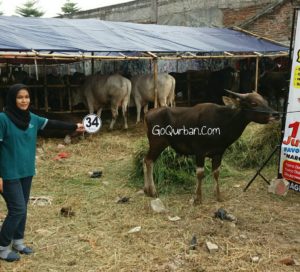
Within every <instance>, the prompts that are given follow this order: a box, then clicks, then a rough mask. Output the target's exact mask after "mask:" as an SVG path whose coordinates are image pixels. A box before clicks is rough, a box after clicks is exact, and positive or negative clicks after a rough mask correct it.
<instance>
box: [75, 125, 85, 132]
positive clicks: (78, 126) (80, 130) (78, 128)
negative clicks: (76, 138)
mask: <svg viewBox="0 0 300 272" xmlns="http://www.w3.org/2000/svg"><path fill="white" fill-rule="evenodd" d="M76 131H77V132H85V128H84V126H83V124H82V123H77V129H76Z"/></svg>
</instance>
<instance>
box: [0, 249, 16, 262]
mask: <svg viewBox="0 0 300 272" xmlns="http://www.w3.org/2000/svg"><path fill="white" fill-rule="evenodd" d="M0 259H2V260H4V261H7V262H14V261H18V260H20V255H19V254H18V253H17V252H15V251H12V250H11V249H10V248H9V247H0Z"/></svg>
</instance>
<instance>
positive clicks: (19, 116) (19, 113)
mask: <svg viewBox="0 0 300 272" xmlns="http://www.w3.org/2000/svg"><path fill="white" fill-rule="evenodd" d="M21 89H25V90H27V91H28V93H29V90H28V87H27V86H26V85H24V84H14V85H12V86H11V87H10V88H9V90H8V93H7V95H6V106H5V110H4V112H5V113H6V115H7V116H8V117H9V119H10V120H11V121H12V122H13V123H14V124H15V125H16V126H17V127H18V128H19V129H22V130H26V129H27V128H28V126H29V122H30V112H29V108H28V109H27V110H21V109H19V108H18V107H17V103H16V99H17V94H18V92H19V91H20V90H21Z"/></svg>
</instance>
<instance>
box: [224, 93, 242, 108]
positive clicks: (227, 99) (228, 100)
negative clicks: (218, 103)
mask: <svg viewBox="0 0 300 272" xmlns="http://www.w3.org/2000/svg"><path fill="white" fill-rule="evenodd" d="M222 98H223V102H224V104H225V105H226V106H231V107H232V108H237V107H238V106H239V104H240V100H239V99H236V98H231V97H228V96H223V97H222Z"/></svg>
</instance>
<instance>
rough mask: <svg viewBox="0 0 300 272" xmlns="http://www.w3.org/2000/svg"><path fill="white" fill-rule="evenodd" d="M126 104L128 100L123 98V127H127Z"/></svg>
mask: <svg viewBox="0 0 300 272" xmlns="http://www.w3.org/2000/svg"><path fill="white" fill-rule="evenodd" d="M127 104H128V101H125V100H123V102H122V114H123V119H124V128H125V129H128V123H127Z"/></svg>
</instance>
